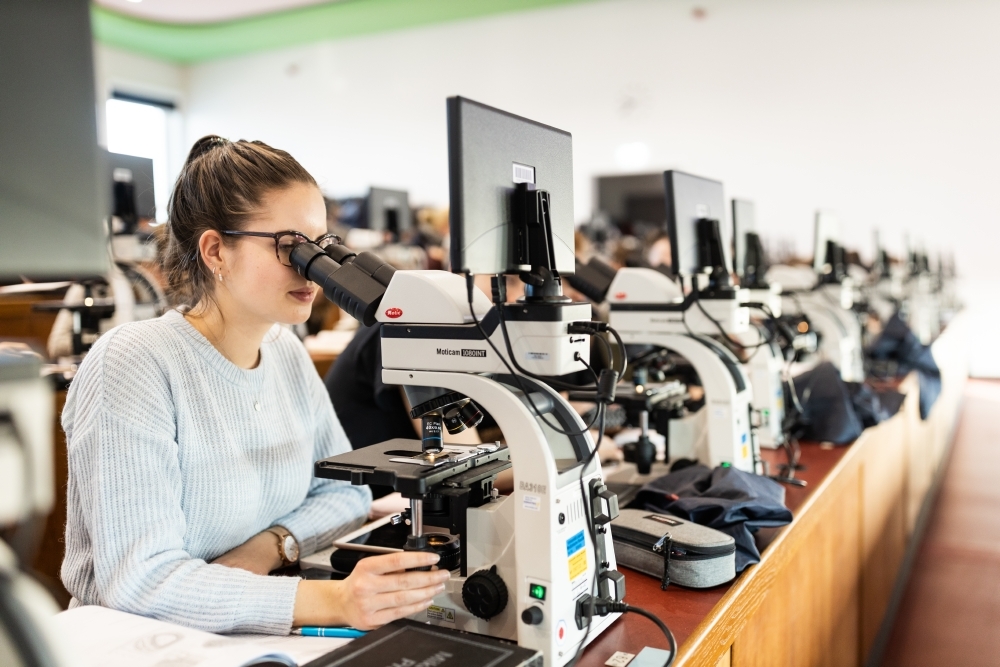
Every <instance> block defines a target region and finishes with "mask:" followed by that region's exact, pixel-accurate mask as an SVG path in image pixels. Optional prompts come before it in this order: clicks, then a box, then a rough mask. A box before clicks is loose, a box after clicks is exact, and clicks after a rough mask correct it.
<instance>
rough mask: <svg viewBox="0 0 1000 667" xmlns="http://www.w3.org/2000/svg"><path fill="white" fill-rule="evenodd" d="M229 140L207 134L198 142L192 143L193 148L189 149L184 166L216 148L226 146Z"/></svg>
mask: <svg viewBox="0 0 1000 667" xmlns="http://www.w3.org/2000/svg"><path fill="white" fill-rule="evenodd" d="M229 143H230V142H229V139H226V138H224V137H220V136H219V135H217V134H209V135H207V136H204V137H202V138H201V139H199V140H198V141H196V142H194V146H192V147H191V151H190V152H189V153H188V156H187V160H186V161H185V164H191V163H192V162H194V161H195V160H196V159H198V158H200V157H201V156H202V155H204V154H205V153H207V152H209V151H210V150H212V149H213V148H216V147H217V146H228V145H229Z"/></svg>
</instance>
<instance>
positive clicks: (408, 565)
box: [355, 551, 441, 574]
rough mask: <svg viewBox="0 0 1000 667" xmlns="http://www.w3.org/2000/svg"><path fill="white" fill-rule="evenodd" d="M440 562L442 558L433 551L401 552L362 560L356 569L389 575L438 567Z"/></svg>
mask: <svg viewBox="0 0 1000 667" xmlns="http://www.w3.org/2000/svg"><path fill="white" fill-rule="evenodd" d="M439 560H441V557H440V556H438V555H437V554H436V553H433V552H431V551H400V552H398V553H394V554H386V555H384V556H371V557H369V558H362V559H361V560H360V561H359V562H358V564H357V566H356V567H355V569H357V568H361V569H362V570H363V571H364V572H368V573H370V574H388V573H390V572H402V571H404V570H412V569H415V568H418V567H430V566H431V565H437V562H438V561H439Z"/></svg>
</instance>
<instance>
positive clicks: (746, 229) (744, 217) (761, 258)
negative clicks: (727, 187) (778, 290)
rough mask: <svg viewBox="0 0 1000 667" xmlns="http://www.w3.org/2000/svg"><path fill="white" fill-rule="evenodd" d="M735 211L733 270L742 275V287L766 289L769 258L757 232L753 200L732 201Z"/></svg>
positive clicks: (733, 210)
mask: <svg viewBox="0 0 1000 667" xmlns="http://www.w3.org/2000/svg"><path fill="white" fill-rule="evenodd" d="M732 213H733V272H734V273H736V274H737V275H738V276H739V277H740V287H745V288H748V289H764V288H765V287H766V284H765V282H764V275H765V274H766V273H767V269H768V266H767V258H766V257H765V254H764V245H763V244H762V243H761V241H760V235H759V234H758V233H757V230H756V226H757V219H756V212H755V210H754V205H753V202H751V201H746V200H744V199H734V200H733V201H732Z"/></svg>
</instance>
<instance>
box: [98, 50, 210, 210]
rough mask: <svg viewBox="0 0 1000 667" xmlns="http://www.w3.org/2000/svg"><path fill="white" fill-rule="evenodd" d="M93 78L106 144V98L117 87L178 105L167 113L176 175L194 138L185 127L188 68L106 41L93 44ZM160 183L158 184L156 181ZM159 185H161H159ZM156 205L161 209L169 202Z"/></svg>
mask: <svg viewBox="0 0 1000 667" xmlns="http://www.w3.org/2000/svg"><path fill="white" fill-rule="evenodd" d="M94 78H95V86H96V90H97V94H96V98H97V138H98V143H100V144H101V145H102V146H105V147H106V146H107V118H106V109H105V102H106V101H107V100H108V99H109V98H110V97H111V95H112V93H114V92H115V91H118V92H123V93H131V94H133V95H141V96H145V97H149V98H152V99H156V100H161V101H164V102H173V103H174V104H175V105H177V111H176V113H172V114H168V118H167V121H168V127H167V141H168V143H169V146H168V151H167V173H168V175H169V178H170V179H171V180H173V179H176V177H177V174H178V173H180V169H181V166H182V165H183V164H184V158H185V156H186V155H187V151H188V149H189V148H190V147H191V142H190V141H188V136H187V132H186V131H185V116H186V114H185V111H186V107H187V89H188V82H187V79H188V68H186V67H182V66H180V65H175V64H172V63H167V62H163V61H161V60H157V59H155V58H148V57H146V56H142V55H139V54H136V53H132V52H130V51H123V50H121V49H116V48H113V47H110V46H106V45H104V44H100V43H95V44H94ZM157 185H158V186H159V184H157ZM158 189H159V188H158ZM159 199H160V198H159V197H158V198H157V202H156V206H157V208H158V209H162V208H164V207H165V206H166V202H165V201H163V202H161V201H159Z"/></svg>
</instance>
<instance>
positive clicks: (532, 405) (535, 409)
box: [466, 274, 601, 436]
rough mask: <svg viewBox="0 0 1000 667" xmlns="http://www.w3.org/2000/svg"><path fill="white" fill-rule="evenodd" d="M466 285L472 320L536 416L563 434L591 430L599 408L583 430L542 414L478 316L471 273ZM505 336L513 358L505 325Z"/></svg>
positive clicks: (569, 434)
mask: <svg viewBox="0 0 1000 667" xmlns="http://www.w3.org/2000/svg"><path fill="white" fill-rule="evenodd" d="M466 287H467V289H466V294H467V296H468V299H469V314H470V315H472V321H473V322H475V323H476V328H477V329H479V333H480V334H481V335H482V337H483V338H484V339H485V340H486V343H487V345H489V346H490V347H491V348H493V352H494V353H495V354H496V355H497V357H499V359H500V361H502V362H503V365H504V366H505V367H506V368H507V371H508V372H509V373H510V374H511V376H512V377H513V378H514V381H515V382H517V386H518V388H519V389H520V390H521V393H522V394H524V398H525V400H526V401H527V403H528V406H529V407H530V408H531V411H532V412H534V413H535V416H536V417H537V418H538V419H539V420H541V421H543V422H545V425H546V426H548V427H549V428H551V429H552V430H553V431H555V432H556V433H559V434H561V435H565V436H574V435H583V434H584V433H587V432H589V431H590V429H591V427H592V426H593V425H594V423H595V422H596V421H597V419H598V415H599V414H600V412H601V411H600V410H598V411H597V412H595V413H594V418H593V419H591V420H590V423H589V424H586V425H585V426H584V428H583V430H581V431H564V430H562V429H561V428H559V426H557V425H553V424H552V422H550V421H549V420H548V419H546V418H545V415H543V414H542V411H541V410H539V409H538V406H537V405H535V401H534V400H533V399H532V398H531V393H530V392H529V391H528V389H527V388H526V387H525V386H524V383H522V382H521V376H520V375H518V374H517V373H515V372H514V369H513V368H511V365H510V363H508V362H507V359H506V358H505V357H504V356H503V354H501V353H500V350H498V349H497V346H496V345H494V344H493V341H492V340H490V337H489V336H488V335H487V334H486V330H485V329H483V324H482V322H480V321H479V318H478V317H476V310H475V308H474V307H473V305H472V289H473V285H472V280H471V275H470V274H466ZM500 322H501V323H503V319H502V318H501V320H500ZM503 338H504V342H505V343H506V344H507V350H508V353H509V354H510V356H511V359H513V357H514V353H513V350H512V349H511V346H510V340H509V339H508V337H507V329H506V327H503ZM577 361H582V358H580V357H579V356H578V357H577ZM515 365H516V364H515ZM587 368H588V369H589V370H590V372H591V373H592V374H594V386H595V387H596V386H597V384H598V379H597V376H596V374H595V373H594V371H593V369H592V368H590V366H589V365H588V366H587Z"/></svg>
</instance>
